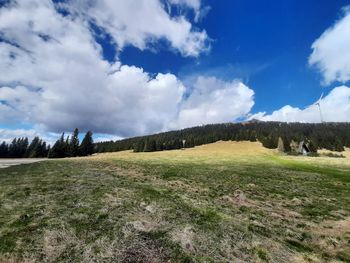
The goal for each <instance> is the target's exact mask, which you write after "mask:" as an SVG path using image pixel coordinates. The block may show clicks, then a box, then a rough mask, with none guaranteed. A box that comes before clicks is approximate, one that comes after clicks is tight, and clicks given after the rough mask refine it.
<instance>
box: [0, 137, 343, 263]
mask: <svg viewBox="0 0 350 263" xmlns="http://www.w3.org/2000/svg"><path fill="white" fill-rule="evenodd" d="M347 154H348V153H346V155H347ZM0 262H350V159H349V158H325V157H322V158H312V157H310V158H306V157H291V156H281V155H278V154H277V153H275V152H274V151H272V150H267V149H265V148H263V147H261V145H260V144H259V143H248V142H218V143H215V144H211V145H205V146H201V147H196V148H194V149H186V150H178V151H168V152H155V153H131V152H120V153H111V154H100V155H96V156H93V157H88V158H74V159H64V160H50V161H44V162H39V163H33V164H25V165H19V166H13V167H9V168H5V169H0Z"/></svg>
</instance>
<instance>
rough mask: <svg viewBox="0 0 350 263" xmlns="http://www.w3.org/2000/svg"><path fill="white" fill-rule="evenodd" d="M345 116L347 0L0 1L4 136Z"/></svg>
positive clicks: (349, 77)
mask: <svg viewBox="0 0 350 263" xmlns="http://www.w3.org/2000/svg"><path fill="white" fill-rule="evenodd" d="M321 94H323V97H322V99H321V100H320V106H321V111H322V115H323V119H324V121H327V122H336V121H346V122H348V121H350V1H343V0H332V1H328V0H308V1H302V0H285V1H282V2H279V3H278V4H277V2H276V1H273V0H266V1H260V0H221V1H215V0H98V1H97V0H85V1H83V0H60V1H58V0H56V1H51V0H17V1H15V0H10V1H9V0H0V141H2V140H5V141H8V140H10V139H11V138H13V137H23V136H28V137H29V138H33V137H34V136H41V137H43V138H44V139H46V140H47V141H49V142H52V141H54V140H55V139H56V138H57V136H58V134H59V133H61V132H71V131H73V129H74V128H76V127H77V128H79V130H80V131H82V132H86V131H87V130H92V131H93V132H94V134H95V135H94V138H95V140H96V141H101V140H111V139H112V140H115V139H120V138H126V137H132V136H138V135H145V134H152V133H157V132H162V131H168V130H174V129H181V128H186V127H191V126H196V125H203V124H209V123H222V122H239V121H244V120H249V119H259V120H265V121H287V122H313V123H317V122H320V121H321V117H320V112H319V109H318V107H317V106H316V105H313V104H314V103H315V102H316V101H317V100H318V99H319V98H320V96H321Z"/></svg>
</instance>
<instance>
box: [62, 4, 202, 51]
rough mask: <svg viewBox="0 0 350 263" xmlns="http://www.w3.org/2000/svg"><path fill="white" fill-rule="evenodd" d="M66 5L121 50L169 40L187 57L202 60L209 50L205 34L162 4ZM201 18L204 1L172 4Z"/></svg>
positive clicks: (144, 47) (148, 45)
mask: <svg viewBox="0 0 350 263" xmlns="http://www.w3.org/2000/svg"><path fill="white" fill-rule="evenodd" d="M68 3H69V4H68V5H65V7H66V9H68V10H70V11H71V12H73V13H75V14H78V15H82V17H83V18H84V19H86V18H87V19H88V20H90V21H93V22H94V23H96V24H97V25H98V26H99V27H101V28H103V29H104V30H105V31H106V32H107V33H109V34H110V35H111V36H112V38H113V40H114V41H115V42H116V43H117V45H118V47H119V49H122V48H123V47H124V46H126V45H133V46H135V47H137V48H139V49H141V50H144V49H146V48H148V47H150V46H152V44H153V43H154V42H155V41H156V40H159V39H165V40H167V41H168V42H169V44H170V46H171V47H172V48H174V49H175V50H178V51H179V52H180V53H181V54H182V55H183V56H195V57H196V56H198V55H199V54H200V53H201V52H203V51H205V50H207V49H208V46H207V40H208V36H207V33H206V32H205V30H202V31H199V30H195V29H194V28H193V26H192V24H191V22H190V21H188V19H186V17H185V16H176V17H171V16H170V14H168V13H167V12H166V10H165V8H164V6H163V4H162V2H161V1H160V0H128V1H115V0H98V1H97V0H92V1H81V0H71V1H68ZM168 3H170V4H175V5H185V6H187V7H190V8H193V9H194V10H195V12H196V13H197V14H199V8H200V0H170V1H169V2H168Z"/></svg>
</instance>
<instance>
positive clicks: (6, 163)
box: [0, 158, 46, 169]
mask: <svg viewBox="0 0 350 263" xmlns="http://www.w3.org/2000/svg"><path fill="white" fill-rule="evenodd" d="M45 160H46V159H45V158H33V159H29V158H27V159H24V158H23V159H0V169H1V168H7V167H10V166H14V165H20V164H29V163H36V162H41V161H45Z"/></svg>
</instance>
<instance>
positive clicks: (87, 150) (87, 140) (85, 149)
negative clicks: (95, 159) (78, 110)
mask: <svg viewBox="0 0 350 263" xmlns="http://www.w3.org/2000/svg"><path fill="white" fill-rule="evenodd" d="M79 148H80V154H81V156H87V155H91V154H93V153H94V141H93V139H92V132H91V131H88V132H87V133H86V134H85V137H84V139H83V140H82V142H81V145H80V147H79Z"/></svg>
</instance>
